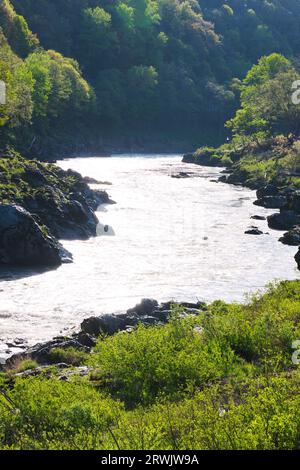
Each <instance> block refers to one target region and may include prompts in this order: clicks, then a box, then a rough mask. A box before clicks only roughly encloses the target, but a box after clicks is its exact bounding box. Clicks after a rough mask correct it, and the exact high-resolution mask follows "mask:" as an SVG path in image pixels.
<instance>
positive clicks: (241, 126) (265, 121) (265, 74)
mask: <svg viewBox="0 0 300 470" xmlns="http://www.w3.org/2000/svg"><path fill="white" fill-rule="evenodd" d="M298 79H299V75H298V73H297V72H296V70H295V69H294V68H293V66H292V64H291V62H289V61H288V60H287V59H286V58H285V57H283V56H282V55H280V54H271V55H270V56H268V57H262V58H261V59H260V60H259V62H258V64H257V65H254V66H253V67H252V68H251V70H250V71H249V72H248V74H247V76H246V78H245V79H244V81H243V82H242V86H241V108H240V109H239V110H238V111H237V113H236V115H235V117H234V118H233V119H231V120H230V121H228V123H227V127H228V128H229V129H231V130H232V133H233V136H234V138H235V140H238V139H240V140H243V139H247V140H254V141H255V142H257V143H258V144H259V143H260V142H261V141H263V140H264V139H265V138H266V137H267V136H268V135H274V134H282V133H284V134H286V135H288V134H289V133H291V132H294V133H296V134H298V132H299V126H300V113H299V107H298V106H295V105H294V104H293V103H292V99H291V94H292V83H293V82H294V81H296V80H298Z"/></svg>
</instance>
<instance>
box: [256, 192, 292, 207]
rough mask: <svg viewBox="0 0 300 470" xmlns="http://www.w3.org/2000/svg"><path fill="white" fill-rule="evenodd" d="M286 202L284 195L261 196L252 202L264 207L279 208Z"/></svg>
mask: <svg viewBox="0 0 300 470" xmlns="http://www.w3.org/2000/svg"><path fill="white" fill-rule="evenodd" d="M286 203H287V198H286V196H281V195H277V196H263V197H261V198H259V199H257V201H255V202H254V204H255V205H256V206H262V207H265V208H266V209H281V208H282V207H284V206H285V205H286Z"/></svg>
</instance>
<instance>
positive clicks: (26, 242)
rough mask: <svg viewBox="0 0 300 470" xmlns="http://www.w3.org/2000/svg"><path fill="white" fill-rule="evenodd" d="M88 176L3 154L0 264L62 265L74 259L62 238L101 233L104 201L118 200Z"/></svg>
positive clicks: (1, 160)
mask: <svg viewBox="0 0 300 470" xmlns="http://www.w3.org/2000/svg"><path fill="white" fill-rule="evenodd" d="M88 181H90V180H88V179H86V178H84V177H82V176H81V175H80V174H79V173H76V172H74V171H72V170H68V171H64V170H62V169H61V168H59V167H57V166H56V165H54V164H45V163H41V162H39V161H36V160H26V159H24V158H22V157H21V156H20V155H19V154H17V153H15V152H11V153H8V154H5V155H1V156H0V264H9V265H17V266H45V267H53V266H59V265H60V264H61V263H63V262H72V256H71V254H70V253H68V252H66V250H64V249H63V247H62V245H61V244H60V243H59V241H58V240H59V239H65V240H74V239H81V240H86V239H88V238H89V237H92V236H96V231H97V225H98V222H99V221H98V219H97V217H96V215H95V211H96V210H97V208H98V206H99V205H100V204H107V203H112V202H113V201H111V200H110V199H109V196H108V194H107V193H106V192H105V191H100V190H92V189H91V188H90V187H89V185H88Z"/></svg>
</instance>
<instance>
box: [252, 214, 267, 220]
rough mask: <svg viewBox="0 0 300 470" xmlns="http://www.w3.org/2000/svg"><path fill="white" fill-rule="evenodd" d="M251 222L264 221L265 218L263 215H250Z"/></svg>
mask: <svg viewBox="0 0 300 470" xmlns="http://www.w3.org/2000/svg"><path fill="white" fill-rule="evenodd" d="M250 219H252V220H266V219H267V218H266V217H265V216H264V215H252V216H251V217H250Z"/></svg>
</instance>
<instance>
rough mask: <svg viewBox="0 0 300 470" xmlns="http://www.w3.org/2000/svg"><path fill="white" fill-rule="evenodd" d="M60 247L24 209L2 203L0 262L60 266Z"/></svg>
mask: <svg viewBox="0 0 300 470" xmlns="http://www.w3.org/2000/svg"><path fill="white" fill-rule="evenodd" d="M61 248H62V247H61V245H60V244H59V243H58V242H57V241H56V240H55V239H54V238H53V237H52V236H51V235H49V234H48V232H47V229H46V228H42V227H41V226H40V225H38V223H37V222H36V221H35V219H34V218H33V217H32V215H31V214H30V213H29V212H27V211H26V210H25V209H23V208H22V207H20V206H17V205H13V204H1V205H0V264H12V265H20V266H49V267H50V266H59V265H60V264H61V262H62V261H61Z"/></svg>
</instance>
